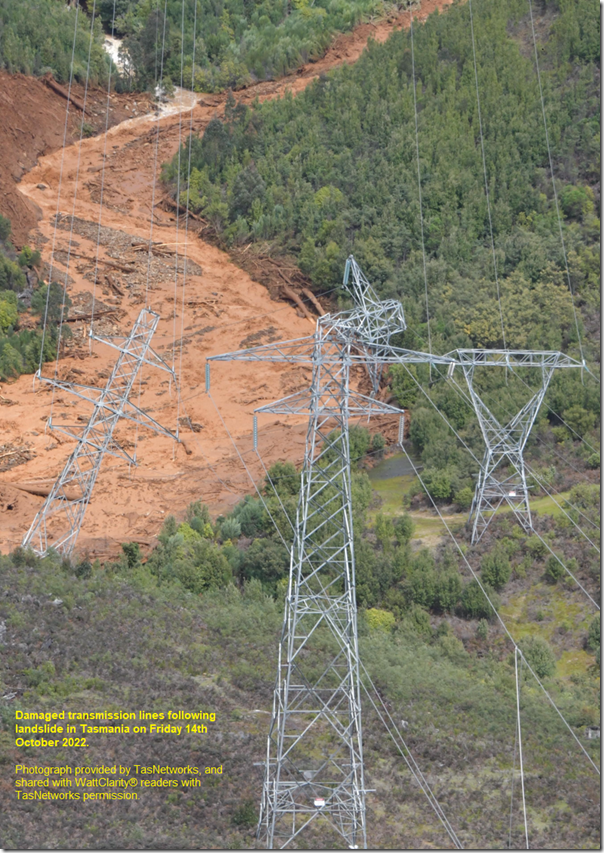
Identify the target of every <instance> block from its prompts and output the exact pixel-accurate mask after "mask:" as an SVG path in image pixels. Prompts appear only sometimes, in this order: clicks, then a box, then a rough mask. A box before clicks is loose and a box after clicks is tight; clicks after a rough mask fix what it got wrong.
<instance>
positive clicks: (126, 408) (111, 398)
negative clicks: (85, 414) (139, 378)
mask: <svg viewBox="0 0 604 853" xmlns="http://www.w3.org/2000/svg"><path fill="white" fill-rule="evenodd" d="M38 378H39V379H40V381H41V382H44V383H45V384H47V385H51V386H54V387H55V388H59V389H60V390H61V391H69V393H70V394H74V395H75V396H76V397H79V398H80V400H85V401H86V402H87V403H92V404H93V405H95V406H97V407H98V408H99V409H105V410H106V411H108V412H110V413H111V414H115V415H119V416H120V417H122V418H126V419H127V420H130V421H134V422H135V423H137V424H139V426H143V427H146V428H147V429H151V430H153V432H156V433H158V435H165V436H167V437H168V438H171V439H173V440H174V441H177V440H178V439H177V437H176V436H175V435H174V433H173V432H171V431H170V430H169V429H166V427H163V426H162V425H161V424H160V423H158V422H157V421H156V420H155V418H152V417H151V415H148V414H147V412H144V411H143V410H142V409H139V407H138V406H135V405H134V403H131V402H130V401H129V400H124V399H123V398H122V397H120V395H119V394H118V393H115V392H111V391H110V390H108V389H106V388H102V389H101V388H96V387H95V386H94V385H82V384H79V383H76V382H65V381H64V380H62V379H51V378H48V377H46V376H39V377H38ZM51 427H52V428H55V427H54V425H52V424H51Z"/></svg>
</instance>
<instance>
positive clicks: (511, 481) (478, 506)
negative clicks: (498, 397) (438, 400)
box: [449, 349, 583, 543]
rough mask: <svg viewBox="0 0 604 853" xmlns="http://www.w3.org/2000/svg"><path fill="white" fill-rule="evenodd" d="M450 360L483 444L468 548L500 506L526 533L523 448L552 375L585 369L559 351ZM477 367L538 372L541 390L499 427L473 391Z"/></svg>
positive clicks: (485, 353)
mask: <svg viewBox="0 0 604 853" xmlns="http://www.w3.org/2000/svg"><path fill="white" fill-rule="evenodd" d="M449 355H450V356H451V357H452V358H454V359H455V363H457V364H459V365H460V366H461V369H462V371H463V374H464V377H465V380H466V384H467V387H468V391H469V393H470V400H471V403H472V405H473V407H474V411H475V412H476V416H477V417H478V423H479V425H480V430H481V432H482V437H483V439H484V443H485V453H484V457H483V460H482V466H481V469H480V473H479V475H478V483H477V485H476V491H475V493H474V499H473V501H472V507H471V509H470V517H469V523H470V524H471V525H472V543H475V542H478V541H479V540H480V539H481V537H482V536H483V534H484V532H485V530H486V529H487V527H488V526H489V523H490V521H491V519H492V518H493V516H494V514H495V512H496V511H497V510H498V509H499V507H500V506H501V505H502V504H506V505H507V506H509V507H510V508H511V509H512V510H513V512H514V514H515V515H516V518H517V519H518V521H519V522H520V524H521V525H522V527H523V528H524V530H526V531H529V530H531V529H532V526H533V524H532V519H531V508H530V504H529V492H528V486H527V481H526V472H525V467H524V455H523V454H524V447H525V445H526V442H527V439H528V437H529V434H530V431H531V429H532V427H533V424H534V423H535V419H536V417H537V414H538V412H539V409H540V407H541V404H542V402H543V398H544V397H545V392H546V391H547V388H548V385H549V383H550V380H551V378H552V376H553V374H554V371H555V370H556V369H559V368H581V367H583V365H582V364H581V362H578V361H576V360H575V359H573V358H571V357H570V356H568V355H565V354H564V353H561V352H531V351H527V350H478V349H472V350H466V349H464V350H461V349H460V350H456V351H455V352H453V353H449ZM455 363H453V362H452V364H451V366H450V367H449V377H450V378H453V371H454V368H455ZM477 367H485V368H497V367H499V368H504V369H506V370H510V371H512V372H513V373H514V372H515V371H517V370H519V369H526V368H533V369H535V368H537V370H538V371H539V374H540V385H539V388H538V390H537V391H536V392H535V393H534V394H533V395H532V396H531V398H530V400H528V402H527V403H526V404H525V405H524V406H523V407H522V409H521V410H520V411H519V412H518V413H517V414H516V415H514V417H513V418H512V419H511V420H510V421H509V422H508V423H507V424H505V425H502V424H500V423H499V421H498V420H497V418H496V417H495V415H494V414H493V413H492V411H491V410H490V409H489V408H488V406H487V405H486V404H485V402H484V401H483V400H482V398H481V397H480V395H479V394H478V392H477V390H476V386H475V371H476V368H477ZM534 372H535V370H533V373H534Z"/></svg>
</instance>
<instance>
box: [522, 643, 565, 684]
mask: <svg viewBox="0 0 604 853" xmlns="http://www.w3.org/2000/svg"><path fill="white" fill-rule="evenodd" d="M518 645H519V647H520V651H521V652H522V654H523V655H524V657H525V658H526V660H527V662H528V663H529V664H530V665H531V667H532V668H533V669H534V670H535V672H536V674H537V675H538V676H539V678H547V677H549V676H550V675H553V674H554V673H555V671H556V658H555V657H554V653H553V651H552V650H551V648H550V647H549V644H548V642H547V641H546V640H544V639H543V638H542V637H526V638H525V639H523V640H521V641H520V643H519V644H518Z"/></svg>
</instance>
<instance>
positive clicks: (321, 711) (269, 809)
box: [209, 256, 450, 849]
mask: <svg viewBox="0 0 604 853" xmlns="http://www.w3.org/2000/svg"><path fill="white" fill-rule="evenodd" d="M350 274H352V281H349V280H350ZM344 284H345V285H347V286H348V289H349V292H350V293H351V295H352V297H353V299H354V303H355V307H354V308H353V309H352V310H350V311H344V312H341V313H338V314H335V315H330V314H327V315H325V316H323V317H320V318H319V319H318V321H317V326H316V331H315V333H314V335H312V336H310V337H307V338H301V339H298V340H293V341H285V342H283V343H276V344H268V345H265V346H258V347H253V348H252V349H248V350H242V351H239V352H235V353H229V354H225V355H221V356H214V357H212V359H209V360H220V361H229V360H241V361H269V362H286V363H290V364H307V365H309V366H311V367H312V384H311V387H310V388H309V389H308V390H305V391H301V392H299V393H296V394H293V395H291V396H289V397H286V398H284V399H283V400H280V401H278V402H276V403H273V404H272V405H269V406H263V407H262V408H260V409H257V412H260V413H261V412H271V413H275V414H296V415H301V414H302V415H305V416H307V417H308V431H307V436H306V450H305V456H304V463H303V468H302V479H301V489H300V497H299V502H298V508H297V514H296V521H295V525H294V540H293V544H292V547H291V561H290V576H289V586H288V592H287V599H286V603H285V616H284V622H283V630H282V635H281V641H280V645H279V658H278V673H277V680H276V685H275V692H274V701H273V712H272V720H271V725H270V731H269V736H268V743H267V755H266V764H265V776H264V787H263V793H262V801H261V810H260V820H259V824H258V838H259V840H260V841H262V842H264V843H265V844H266V846H267V847H268V848H271V849H272V848H274V847H277V848H284V847H288V846H289V845H291V844H292V842H294V841H295V840H296V839H297V838H298V836H299V835H300V833H301V832H302V831H304V830H306V829H307V828H309V827H314V826H317V829H318V828H319V825H320V826H321V829H322V831H323V833H325V834H324V835H322V836H321V840H322V843H321V845H319V846H328V844H329V842H330V841H332V840H333V841H335V842H337V840H338V838H339V840H340V842H341V840H342V839H343V840H344V841H345V842H346V844H347V845H348V846H349V847H351V848H353V849H354V848H357V847H365V846H366V826H365V793H366V789H365V780H364V770H363V743H362V727H361V702H360V682H359V651H358V640H357V618H356V596H355V561H354V533H353V512H352V483H351V472H350V445H349V433H348V421H349V418H351V417H355V416H369V415H372V414H393V413H396V414H399V415H400V414H401V410H400V409H396V408H394V407H393V406H389V405H386V404H384V403H381V402H379V401H377V400H376V399H374V397H373V394H372V396H370V397H368V396H365V395H363V394H360V393H359V392H357V391H355V390H353V389H352V388H351V387H350V380H351V375H350V374H351V368H353V367H354V366H355V365H363V366H366V367H367V368H368V370H369V374H370V377H371V381H372V385H373V389H374V392H375V391H377V389H378V385H379V378H380V374H381V371H382V369H383V366H384V365H387V364H399V363H423V362H426V361H429V360H433V361H435V362H437V363H440V364H449V363H450V358H448V357H439V356H435V357H431V356H428V355H426V354H425V353H418V352H413V351H410V350H403V349H400V348H397V347H394V346H392V344H391V343H390V339H391V337H392V335H394V334H395V333H397V332H401V331H403V330H404V329H405V320H404V315H403V310H402V306H401V304H400V302H396V301H395V300H388V301H385V302H381V301H380V300H379V299H378V298H377V296H376V294H375V292H374V291H373V289H372V287H371V286H370V284H369V282H368V281H367V280H366V279H365V277H364V276H363V274H362V272H361V270H360V269H359V267H358V265H357V264H356V262H355V261H354V259H353V258H352V256H351V257H350V258H349V259H348V261H347V264H346V272H345V276H344ZM306 843H309V839H307V841H306Z"/></svg>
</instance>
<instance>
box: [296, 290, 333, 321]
mask: <svg viewBox="0 0 604 853" xmlns="http://www.w3.org/2000/svg"><path fill="white" fill-rule="evenodd" d="M302 293H303V294H304V296H306V298H307V299H308V300H309V301H310V302H312V304H313V305H314V306H315V308H316V309H317V311H318V312H319V317H322V316H323V315H324V314H326V313H327V312H326V311H325V310H324V308H323V306H322V305H321V303H320V302H319V300H318V299H317V297H316V296H315V294H314V293H313V292H312V290H310V289H309V288H308V287H303V288H302Z"/></svg>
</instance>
